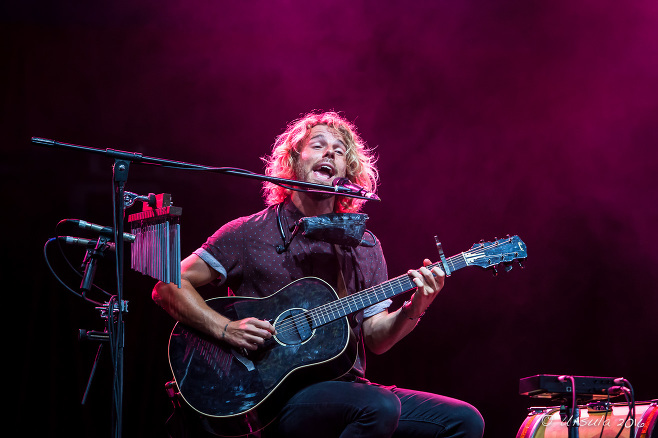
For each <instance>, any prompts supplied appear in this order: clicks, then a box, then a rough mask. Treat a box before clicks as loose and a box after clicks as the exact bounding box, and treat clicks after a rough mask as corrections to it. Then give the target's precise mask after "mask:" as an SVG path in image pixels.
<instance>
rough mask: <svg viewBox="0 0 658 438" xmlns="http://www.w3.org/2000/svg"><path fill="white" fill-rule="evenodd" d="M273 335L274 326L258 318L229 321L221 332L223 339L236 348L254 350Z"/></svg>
mask: <svg viewBox="0 0 658 438" xmlns="http://www.w3.org/2000/svg"><path fill="white" fill-rule="evenodd" d="M272 336H274V326H273V325H272V324H270V323H269V322H268V321H263V320H261V319H258V318H244V319H240V320H238V321H231V322H229V323H228V324H227V325H226V326H225V329H224V333H222V338H223V340H224V341H226V342H228V343H229V344H231V345H233V346H234V347H238V348H246V349H247V350H256V349H258V347H259V346H261V345H263V344H264V343H265V341H266V340H267V339H270V338H271V337H272Z"/></svg>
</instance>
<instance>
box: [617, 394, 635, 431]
mask: <svg viewBox="0 0 658 438" xmlns="http://www.w3.org/2000/svg"><path fill="white" fill-rule="evenodd" d="M622 392H623V393H624V397H625V398H626V403H627V404H628V414H626V418H625V419H624V421H623V422H622V424H621V427H620V428H619V432H617V435H615V438H619V436H620V435H621V433H622V432H623V431H624V428H625V427H626V422H627V421H628V418H629V417H630V416H631V401H630V399H629V397H628V392H627V391H622ZM633 421H635V419H633ZM630 436H633V435H630Z"/></svg>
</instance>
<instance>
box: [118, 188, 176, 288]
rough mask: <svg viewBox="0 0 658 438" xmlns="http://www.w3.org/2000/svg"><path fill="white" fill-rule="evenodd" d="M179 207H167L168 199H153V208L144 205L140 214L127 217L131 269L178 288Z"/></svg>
mask: <svg viewBox="0 0 658 438" xmlns="http://www.w3.org/2000/svg"><path fill="white" fill-rule="evenodd" d="M182 210H183V209H182V208H181V207H175V206H173V205H171V195H169V194H167V193H164V194H160V195H156V205H155V207H151V206H149V204H148V203H146V202H145V203H144V207H143V211H142V212H141V213H135V214H131V215H130V216H128V224H129V225H130V229H131V233H133V234H134V235H135V242H134V243H133V244H132V252H131V268H132V269H134V270H135V271H138V272H141V273H142V274H144V275H148V276H149V277H152V278H155V279H157V280H160V281H163V282H165V283H176V285H178V287H181V274H180V262H181V250H180V219H181V213H182Z"/></svg>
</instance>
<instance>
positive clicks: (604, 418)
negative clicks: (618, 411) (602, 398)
mask: <svg viewBox="0 0 658 438" xmlns="http://www.w3.org/2000/svg"><path fill="white" fill-rule="evenodd" d="M608 408H610V410H612V406H610V393H608V398H607V400H606V402H605V415H604V416H603V422H602V423H601V433H600V434H599V438H602V437H603V431H604V430H605V420H606V419H607V418H608Z"/></svg>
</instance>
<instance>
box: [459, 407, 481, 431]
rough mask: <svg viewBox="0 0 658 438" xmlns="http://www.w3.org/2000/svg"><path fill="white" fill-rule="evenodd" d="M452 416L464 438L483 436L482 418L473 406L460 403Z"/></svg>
mask: <svg viewBox="0 0 658 438" xmlns="http://www.w3.org/2000/svg"><path fill="white" fill-rule="evenodd" d="M454 415H455V418H458V419H459V423H460V429H461V430H462V431H463V436H464V437H468V438H480V437H482V436H483V435H484V418H482V415H481V414H480V411H478V410H477V409H476V408H475V407H474V406H472V405H470V404H468V403H462V404H460V405H459V407H457V408H456V410H455V412H454Z"/></svg>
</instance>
